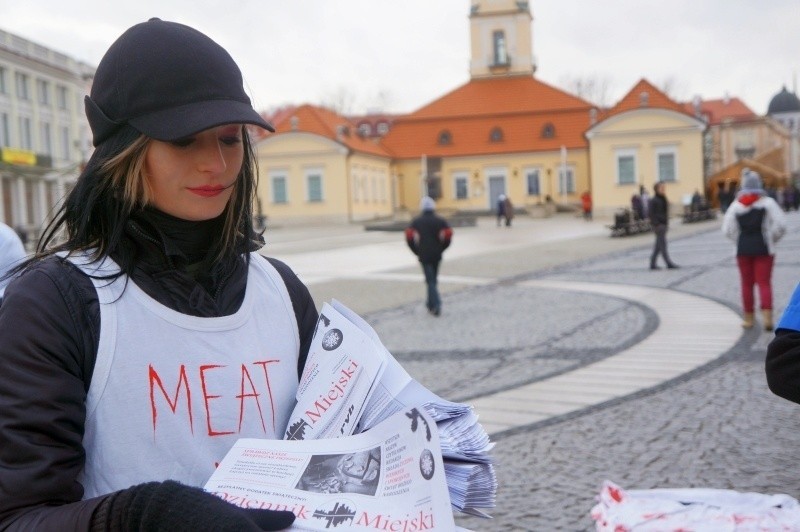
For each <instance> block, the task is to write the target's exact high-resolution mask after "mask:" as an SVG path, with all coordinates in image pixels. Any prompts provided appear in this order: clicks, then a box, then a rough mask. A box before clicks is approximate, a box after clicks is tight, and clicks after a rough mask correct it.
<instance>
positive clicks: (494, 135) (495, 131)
mask: <svg viewBox="0 0 800 532" xmlns="http://www.w3.org/2000/svg"><path fill="white" fill-rule="evenodd" d="M502 141H503V130H502V129H500V128H499V127H495V128H492V131H491V132H490V133H489V142H502Z"/></svg>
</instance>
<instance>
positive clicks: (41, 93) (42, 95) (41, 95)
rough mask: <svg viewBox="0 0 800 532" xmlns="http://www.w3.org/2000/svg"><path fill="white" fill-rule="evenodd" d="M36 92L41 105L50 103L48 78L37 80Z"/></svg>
mask: <svg viewBox="0 0 800 532" xmlns="http://www.w3.org/2000/svg"><path fill="white" fill-rule="evenodd" d="M36 93H37V95H36V97H37V98H38V102H39V104H40V105H50V83H48V82H47V80H45V79H37V80H36Z"/></svg>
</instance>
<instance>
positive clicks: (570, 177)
mask: <svg viewBox="0 0 800 532" xmlns="http://www.w3.org/2000/svg"><path fill="white" fill-rule="evenodd" d="M564 170H566V172H567V173H566V176H564V177H563V178H562V174H563V173H564ZM565 188H566V190H564V189H565ZM576 190H577V189H576V187H575V165H573V164H568V165H566V168H565V167H564V166H562V165H558V193H559V194H560V195H562V196H566V195H567V194H575V191H576Z"/></svg>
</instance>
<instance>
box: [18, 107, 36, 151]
mask: <svg viewBox="0 0 800 532" xmlns="http://www.w3.org/2000/svg"><path fill="white" fill-rule="evenodd" d="M18 122H19V124H18V125H19V148H20V149H21V150H27V151H33V135H32V133H31V119H30V118H29V117H27V116H20V117H19V121H18Z"/></svg>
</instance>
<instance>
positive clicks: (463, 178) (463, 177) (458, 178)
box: [453, 172, 469, 201]
mask: <svg viewBox="0 0 800 532" xmlns="http://www.w3.org/2000/svg"><path fill="white" fill-rule="evenodd" d="M459 182H463V183H464V197H463V198H460V197H458V184H459ZM453 199H454V200H459V201H460V200H467V199H469V172H454V173H453Z"/></svg>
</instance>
